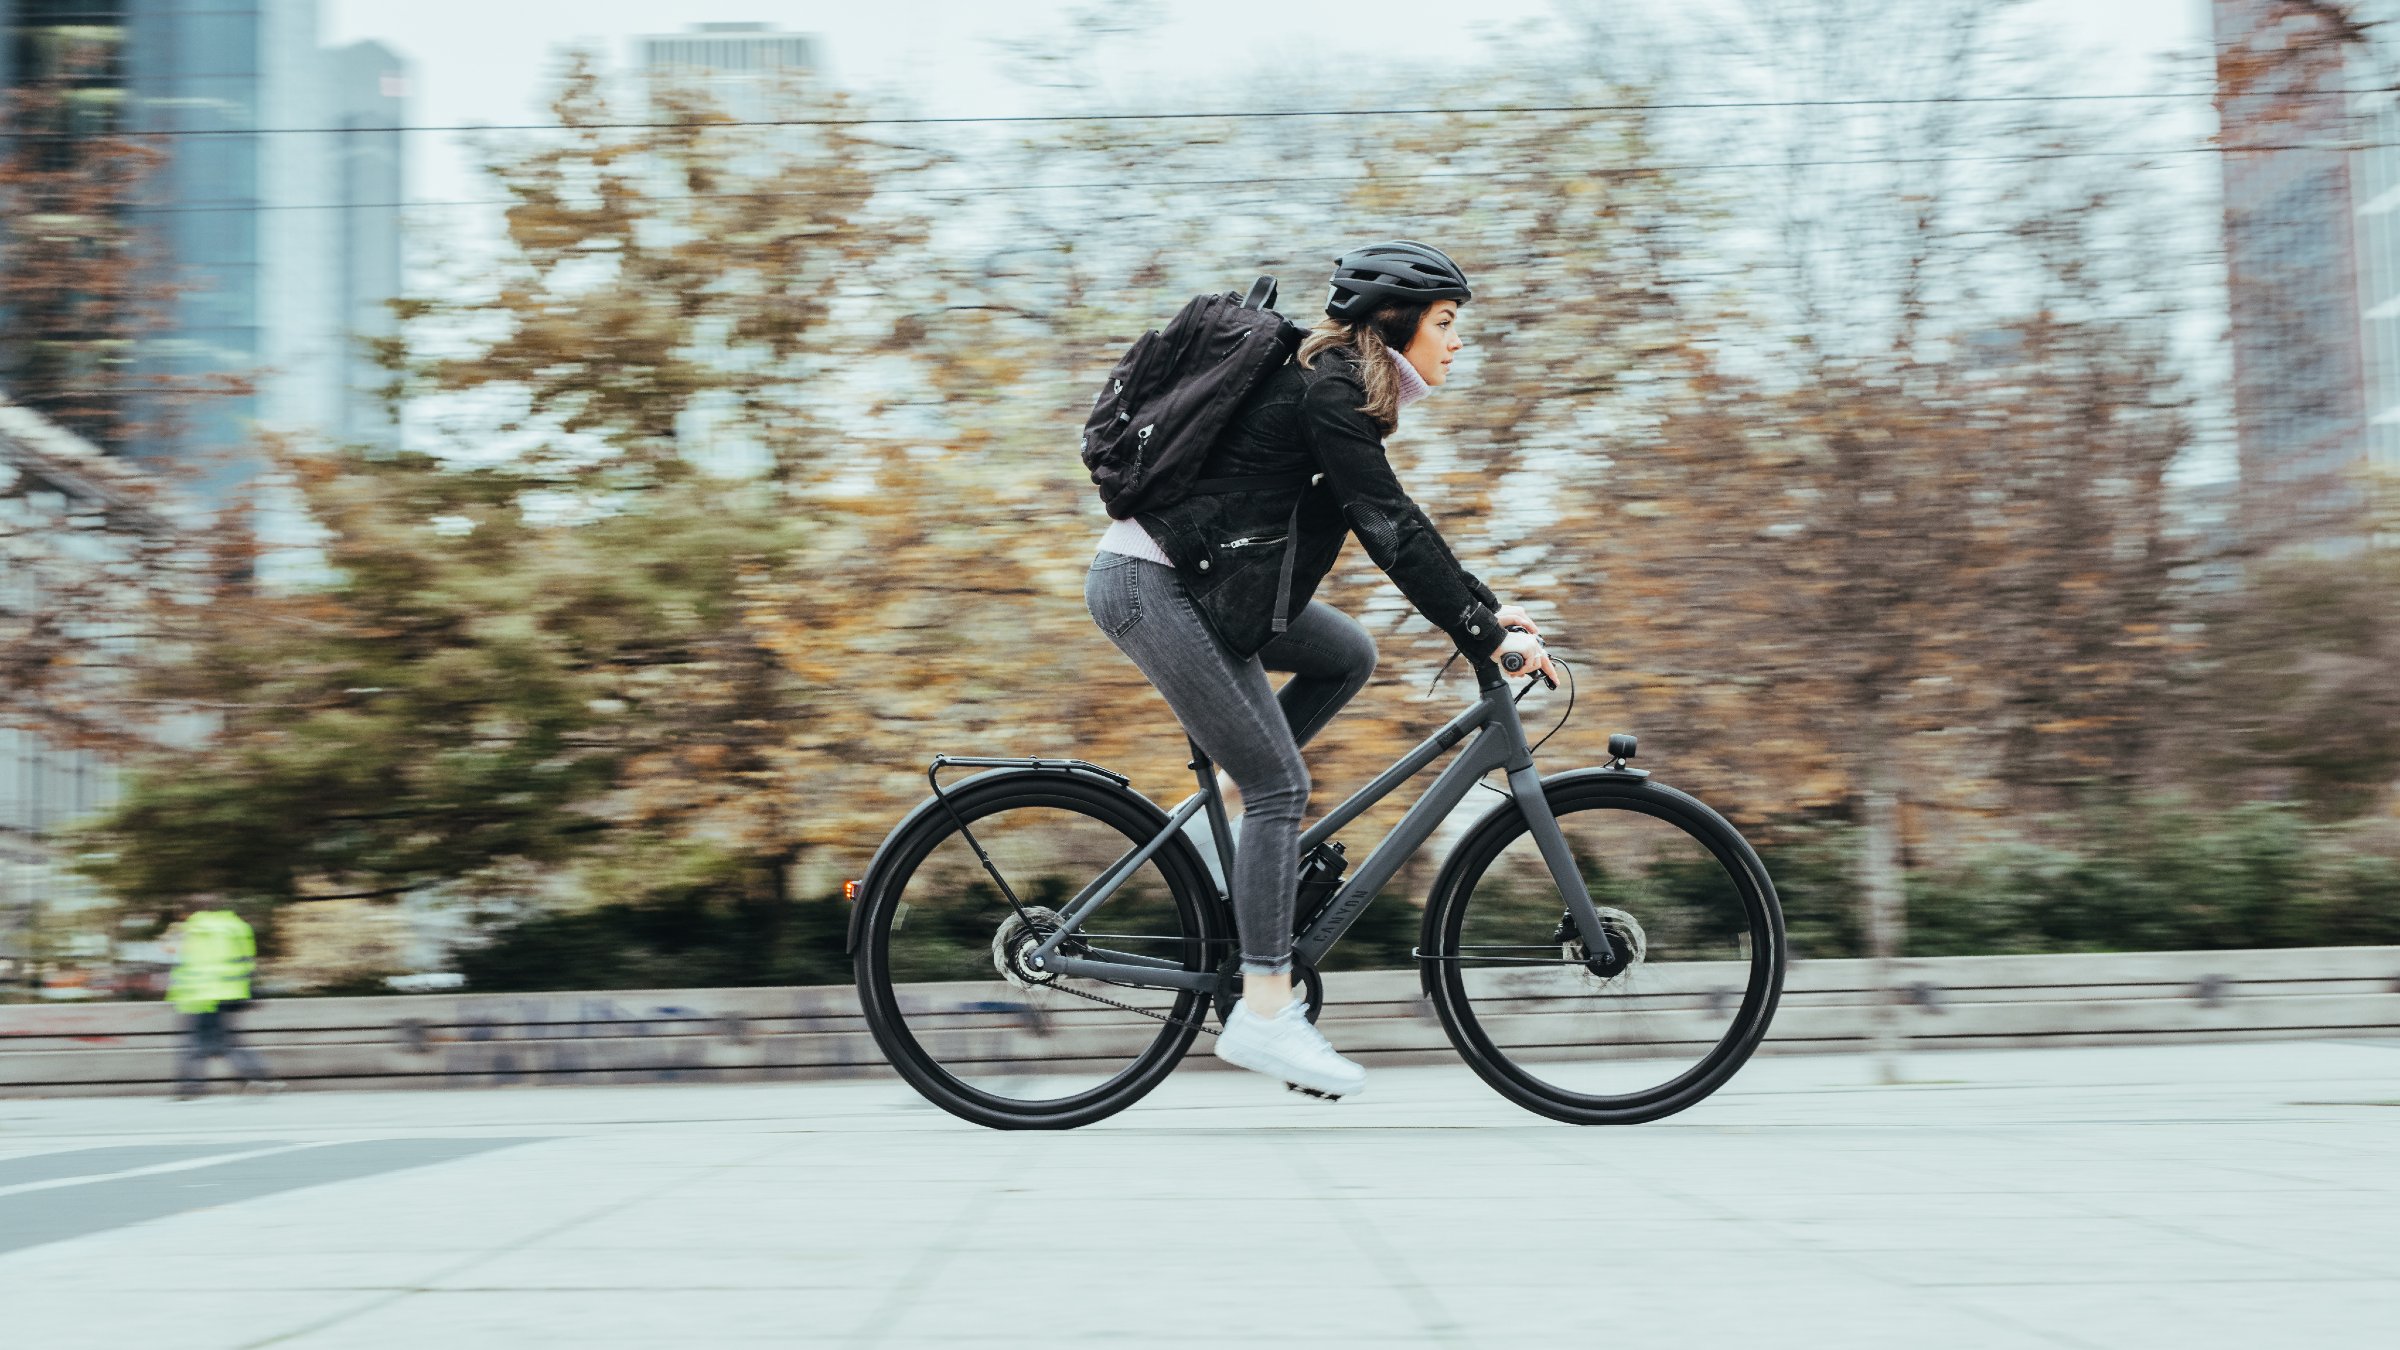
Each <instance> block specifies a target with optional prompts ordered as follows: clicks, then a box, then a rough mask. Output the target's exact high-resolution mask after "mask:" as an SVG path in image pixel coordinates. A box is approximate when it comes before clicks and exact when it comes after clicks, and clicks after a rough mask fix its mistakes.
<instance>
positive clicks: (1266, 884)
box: [1084, 240, 1550, 1096]
mask: <svg viewBox="0 0 2400 1350" xmlns="http://www.w3.org/2000/svg"><path fill="white" fill-rule="evenodd" d="M1472 295H1473V293H1472V292H1471V291H1470V290H1469V289H1468V287H1467V279H1466V276H1465V274H1464V273H1462V272H1461V271H1460V270H1459V267H1458V264H1456V263H1454V262H1452V261H1451V260H1450V258H1449V256H1448V255H1447V254H1444V253H1443V252H1442V251H1441V250H1439V249H1435V248H1430V247H1428V246H1426V245H1424V244H1418V243H1412V242H1410V241H1408V240H1393V241H1390V242H1387V243H1380V244H1371V245H1368V246H1367V247H1365V248H1360V249H1355V250H1353V251H1351V252H1349V253H1346V254H1344V255H1342V256H1341V258H1339V259H1337V260H1336V261H1335V264H1334V273H1333V285H1332V293H1331V295H1330V297H1329V298H1328V299H1327V301H1326V305H1325V317H1324V319H1322V320H1321V321H1319V322H1318V324H1317V325H1316V327H1315V329H1314V330H1313V331H1312V332H1311V333H1310V334H1309V336H1308V338H1307V340H1306V341H1304V342H1302V343H1301V345H1300V350H1299V353H1298V355H1297V357H1296V358H1295V359H1294V360H1293V361H1291V362H1290V363H1289V364H1287V365H1285V366H1283V367H1282V368H1281V369H1280V370H1278V371H1276V372H1275V373H1273V374H1272V375H1269V376H1268V377H1266V378H1265V379H1264V380H1262V381H1261V382H1260V386H1259V388H1258V389H1257V390H1256V391H1255V392H1253V393H1252V394H1251V395H1250V397H1249V398H1248V400H1247V401H1246V402H1245V403H1244V404H1243V405H1242V407H1241V409H1240V411H1239V412H1237V413H1236V414H1235V416H1234V419H1233V421H1232V423H1231V425H1230V426H1229V427H1228V428H1227V430H1226V432H1225V434H1224V437H1223V439H1221V440H1220V441H1218V442H1217V444H1216V445H1215V447H1214V448H1213V449H1211V451H1210V452H1209V455H1208V459H1207V461H1206V464H1205V465H1204V466H1203V468H1202V470H1201V471H1202V473H1203V474H1204V475H1205V476H1207V477H1211V478H1216V477H1250V476H1259V477H1266V476H1271V475H1294V474H1295V471H1305V472H1308V473H1314V474H1316V475H1319V477H1318V479H1317V481H1316V482H1314V483H1312V484H1311V485H1309V486H1307V487H1305V488H1292V487H1284V488H1276V489H1268V490H1264V491H1257V492H1233V493H1225V494H1221V495H1196V496H1191V497H1187V498H1185V499H1184V500H1183V501H1181V502H1178V503H1176V504H1174V505H1171V506H1168V507H1165V508H1162V509H1160V510H1157V511H1149V512H1143V513H1141V514H1139V515H1137V516H1135V517H1134V518H1132V519H1130V520H1120V521H1116V522H1115V523H1113V524H1112V525H1110V527H1109V529H1108V533H1107V534H1105V535H1103V536H1102V537H1101V540H1100V551H1099V553H1098V555H1097V556H1096V557H1094V558H1093V560H1092V569H1091V573H1090V575H1089V577H1088V578H1087V580H1086V582H1085V590H1084V599H1085V602H1086V604H1087V605H1088V606H1089V607H1090V610H1091V614H1092V619H1093V622H1095V623H1097V624H1098V625H1099V626H1100V630H1101V631H1102V632H1103V633H1106V634H1107V635H1108V638H1109V640H1110V641H1111V642H1114V643H1115V644H1116V645H1117V648H1118V650H1120V651H1122V652H1124V653H1125V655H1126V656H1128V657H1130V658H1131V659H1132V661H1133V663H1134V664H1135V665H1136V666H1139V667H1140V668H1141V671H1142V673H1143V674H1144V675H1145V676H1147V677H1149V680H1150V682H1151V684H1153V685H1155V686H1156V687H1157V688H1158V691H1159V693H1160V694H1161V695H1162V696H1164V697H1165V699H1166V701H1167V706H1168V707H1169V708H1171V709H1173V710H1174V713H1175V716H1176V718H1177V720H1179V721H1180V722H1182V724H1183V728H1184V731H1185V732H1186V733H1187V734H1189V735H1190V737H1191V738H1192V740H1193V742H1194V743H1195V744H1197V745H1198V746H1199V747H1200V749H1201V751H1202V752H1203V753H1205V754H1206V755H1208V757H1209V758H1211V759H1213V760H1215V761H1216V762H1217V764H1218V766H1219V767H1221V768H1222V769H1223V770H1224V771H1225V772H1226V773H1227V774H1229V775H1230V776H1231V777H1232V779H1233V781H1234V785H1235V786H1236V787H1238V788H1240V789H1241V794H1242V807H1243V816H1242V820H1241V832H1240V838H1239V841H1238V843H1237V844H1236V847H1235V850H1234V867H1233V875H1232V876H1231V877H1230V878H1228V880H1229V881H1230V882H1231V891H1232V897H1233V909H1234V920H1235V924H1236V926H1237V928H1238V929H1239V931H1240V936H1241V945H1242V999H1241V1002H1240V1004H1239V1005H1238V1006H1237V1007H1236V1008H1235V1009H1234V1011H1233V1014H1232V1016H1230V1017H1228V1018H1227V1019H1226V1021H1225V1026H1224V1030H1223V1033H1222V1034H1221V1035H1220V1036H1219V1037H1218V1038H1217V1044H1216V1052H1217V1055H1218V1057H1219V1058H1222V1059H1224V1060H1227V1061H1228V1062H1230V1063H1233V1064H1236V1065H1239V1066H1241V1067H1242V1068H1245V1069H1252V1070H1256V1071H1257V1072H1260V1073H1264V1074H1268V1075H1270V1076H1272V1077H1277V1078H1281V1079H1283V1080H1285V1081H1286V1082H1290V1083H1293V1084H1297V1085H1298V1086H1300V1087H1303V1088H1308V1089H1310V1090H1313V1091H1316V1092H1320V1093H1323V1094H1325V1095H1328V1096H1348V1095H1351V1094H1353V1093H1356V1092H1357V1091H1358V1090H1359V1088H1360V1087H1361V1086H1362V1085H1363V1084H1364V1082H1365V1080H1366V1071H1365V1070H1364V1069H1362V1068H1360V1067H1359V1066H1358V1065H1357V1064H1356V1063H1354V1062H1353V1061H1351V1060H1348V1059H1344V1058H1343V1057H1342V1056H1341V1055H1339V1054H1337V1053H1336V1052H1335V1051H1334V1049H1333V1047H1332V1046H1331V1045H1330V1044H1328V1043H1327V1042H1326V1040H1325V1037H1324V1035H1323V1034H1322V1033H1320V1032H1319V1031H1318V1030H1317V1029H1316V1027H1315V1026H1314V1025H1312V1024H1311V1023H1310V1022H1309V1021H1308V1018H1307V1015H1306V1008H1305V1005H1304V1004H1303V1003H1302V1002H1301V1001H1298V1000H1295V999H1294V998H1293V997H1292V936H1293V935H1292V918H1293V916H1292V909H1293V896H1294V891H1295V887H1296V883H1297V881H1298V871H1299V859H1298V846H1299V837H1300V817H1301V812H1302V811H1303V809H1304V808H1305V807H1306V806H1307V805H1308V790H1309V778H1308V769H1307V767H1306V766H1305V765H1304V764H1303V763H1302V761H1301V757H1300V747H1301V746H1303V745H1305V744H1307V743H1308V741H1309V739H1310V738H1311V737H1313V736H1315V735H1316V734H1317V732H1318V731H1320V730H1322V729H1323V728H1324V726H1325V724H1326V723H1327V722H1328V721H1331V720H1332V718H1333V715H1334V714H1335V713H1336V712H1339V711H1340V710H1341V708H1342V705H1343V704H1345V703H1347V702H1349V701H1350V699H1351V697H1352V696H1353V695H1355V694H1356V693H1358V691H1359V690H1360V689H1362V688H1364V687H1365V686H1366V683H1367V679H1368V677H1369V676H1370V675H1372V674H1373V673H1374V670H1375V640H1374V639H1373V638H1372V637H1371V636H1369V635H1368V633H1367V630H1366V629H1365V628H1364V627H1362V626H1361V625H1360V624H1359V623H1358V621H1357V620H1355V619H1352V618H1350V617H1349V616H1348V615H1346V614H1343V613H1342V612H1341V611H1340V610H1337V609H1335V608H1334V607H1333V606H1331V605H1328V604H1326V603H1325V602H1323V601H1321V600H1313V599H1311V598H1310V597H1311V596H1312V595H1313V594H1314V593H1315V591H1316V588H1317V584H1318V583H1319V582H1320V581H1322V580H1323V579H1324V578H1325V575H1326V573H1328V572H1329V571H1331V570H1332V568H1333V563H1334V560H1335V558H1336V557H1338V556H1339V555H1340V553H1341V550H1342V541H1343V539H1344V537H1345V536H1346V535H1348V534H1351V533H1356V534H1357V535H1358V537H1359V541H1360V542H1361V543H1362V544H1364V545H1365V546H1366V549H1367V554H1368V556H1369V557H1371V558H1373V559H1374V560H1375V565H1376V566H1377V567H1380V568H1382V569H1383V571H1384V573H1385V575H1387V576H1389V577H1390V578H1391V579H1392V581H1393V582H1394V584H1396V585H1398V586H1399V588H1400V590H1401V592H1402V594H1404V595H1406V596H1407V597H1408V599H1409V601H1410V603H1412V604H1414V605H1415V606H1416V608H1417V610H1418V612H1419V613H1422V614H1423V615H1424V616H1425V618H1426V619H1427V620H1428V621H1429V622H1431V623H1432V624H1433V625H1434V626H1435V627H1436V628H1439V629H1441V630H1442V631H1443V632H1445V633H1447V634H1449V636H1450V639H1451V641H1452V642H1454V643H1456V644H1457V645H1458V649H1459V650H1460V651H1461V652H1463V653H1465V654H1466V655H1468V656H1469V657H1474V658H1479V659H1484V660H1498V659H1500V657H1501V656H1502V654H1503V653H1506V652H1516V653H1518V654H1520V655H1521V656H1523V657H1524V658H1525V666H1526V673H1532V672H1534V671H1539V672H1541V673H1542V674H1544V675H1548V674H1549V673H1550V668H1549V658H1548V656H1547V655H1545V654H1544V652H1543V650H1542V644H1541V641H1540V638H1539V637H1538V636H1537V633H1538V629H1537V628H1536V627H1535V625H1534V623H1533V621H1532V619H1530V618H1529V617H1527V615H1526V613H1525V611H1524V610H1522V609H1520V608H1518V607H1516V606H1514V605H1503V604H1501V603H1500V601H1499V599H1498V597H1496V596H1494V595H1493V594H1492V592H1491V589H1490V588H1489V587H1487V586H1485V585H1484V584H1483V583H1482V582H1481V581H1478V580H1477V579H1476V578H1475V576H1474V575H1473V574H1472V573H1470V572H1468V571H1467V570H1466V569H1465V568H1464V567H1462V566H1460V565H1459V562H1458V559H1457V558H1456V557H1455V556H1454V555H1453V554H1452V553H1451V551H1450V549H1449V547H1448V546H1447V545H1445V544H1444V543H1443V542H1442V537H1441V535H1440V534H1439V533H1438V532H1437V531H1436V530H1435V529H1434V527H1433V523H1432V521H1431V520H1429V519H1428V518H1427V517H1426V515H1425V512H1424V511H1423V510H1421V509H1420V508H1419V507H1418V506H1417V504H1416V503H1415V502H1414V501H1412V500H1410V498H1409V496H1408V493H1407V492H1406V491H1404V490H1403V489H1402V488H1401V486H1400V481H1399V479H1398V478H1396V477H1394V476H1393V473H1392V466H1391V462H1390V460H1389V459H1388V458H1387V457H1386V455H1385V453H1384V446H1383V438H1384V437H1386V436H1388V435H1390V434H1391V433H1392V431H1393V430H1394V429H1395V428H1396V427H1398V425H1399V422H1400V413H1401V410H1402V409H1404V408H1406V407H1408V405H1410V404H1411V403H1413V402H1415V401H1416V400H1417V399H1419V398H1422V397H1424V396H1425V395H1426V394H1427V393H1429V392H1430V391H1431V390H1432V388H1433V387H1434V386H1436V385H1439V384H1441V383H1443V382H1444V381H1446V380H1447V379H1448V378H1449V376H1450V362H1451V360H1452V358H1453V357H1454V356H1455V355H1456V354H1457V352H1458V350H1459V348H1460V346H1461V345H1462V344H1461V342H1460V340H1459V337H1458V316H1459V307H1460V306H1461V305H1463V304H1464V303H1466V301H1467V300H1469V299H1471V298H1472ZM1287 532H1288V534H1289V537H1288V538H1287ZM1270 670H1273V671H1285V672H1289V673H1290V674H1291V676H1292V678H1291V679H1290V680H1288V681H1286V682H1285V683H1284V685H1283V687H1282V689H1281V690H1280V691H1273V690H1270V689H1269V687H1268V684H1267V677H1266V672H1267V671H1270Z"/></svg>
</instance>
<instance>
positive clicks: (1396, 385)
mask: <svg viewBox="0 0 2400 1350" xmlns="http://www.w3.org/2000/svg"><path fill="white" fill-rule="evenodd" d="M1431 308H1433V304H1432V302H1431V301H1427V302H1426V303H1424V304H1417V305H1410V304H1390V305H1385V306H1384V307H1383V308H1381V309H1379V310H1376V311H1375V312H1374V313H1373V314H1370V315H1368V316H1367V318H1366V320H1365V322H1363V323H1343V322H1342V321H1341V320H1339V319H1336V318H1333V317H1331V316H1328V317H1326V318H1322V319H1319V320H1317V326H1316V327H1314V328H1312V329H1310V330H1309V331H1308V337H1307V338H1306V339H1305V340H1303V341H1302V342H1301V344H1300V354H1299V355H1298V356H1297V357H1295V358H1294V359H1295V360H1297V361H1298V362H1299V363H1300V368H1301V369H1303V370H1314V369H1315V368H1316V364H1317V358H1318V357H1319V356H1321V355H1323V354H1324V353H1326V352H1328V351H1330V350H1332V349H1333V348H1336V347H1347V348H1349V349H1350V350H1351V351H1353V352H1355V353H1357V355H1358V378H1359V380H1360V381H1361V382H1362V383H1364V384H1365V385H1366V386H1367V401H1366V402H1365V403H1364V404H1363V405H1361V408H1360V410H1361V411H1363V412H1364V413H1366V415H1367V420H1368V421H1370V422H1373V423H1374V424H1375V429H1376V430H1377V431H1380V432H1382V433H1383V434H1384V435H1386V436H1389V435H1391V434H1392V432H1393V430H1394V429H1396V428H1397V427H1399V425H1400V372H1398V371H1396V370H1394V369H1392V358H1393V357H1395V356H1399V354H1400V353H1401V352H1404V351H1406V350H1408V344H1409V343H1411V342H1413V341H1415V340H1416V337H1417V326H1418V325H1419V324H1422V323H1423V322H1425V311H1426V310H1429V309H1431ZM1401 359H1402V360H1406V359H1407V358H1406V357H1401Z"/></svg>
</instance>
